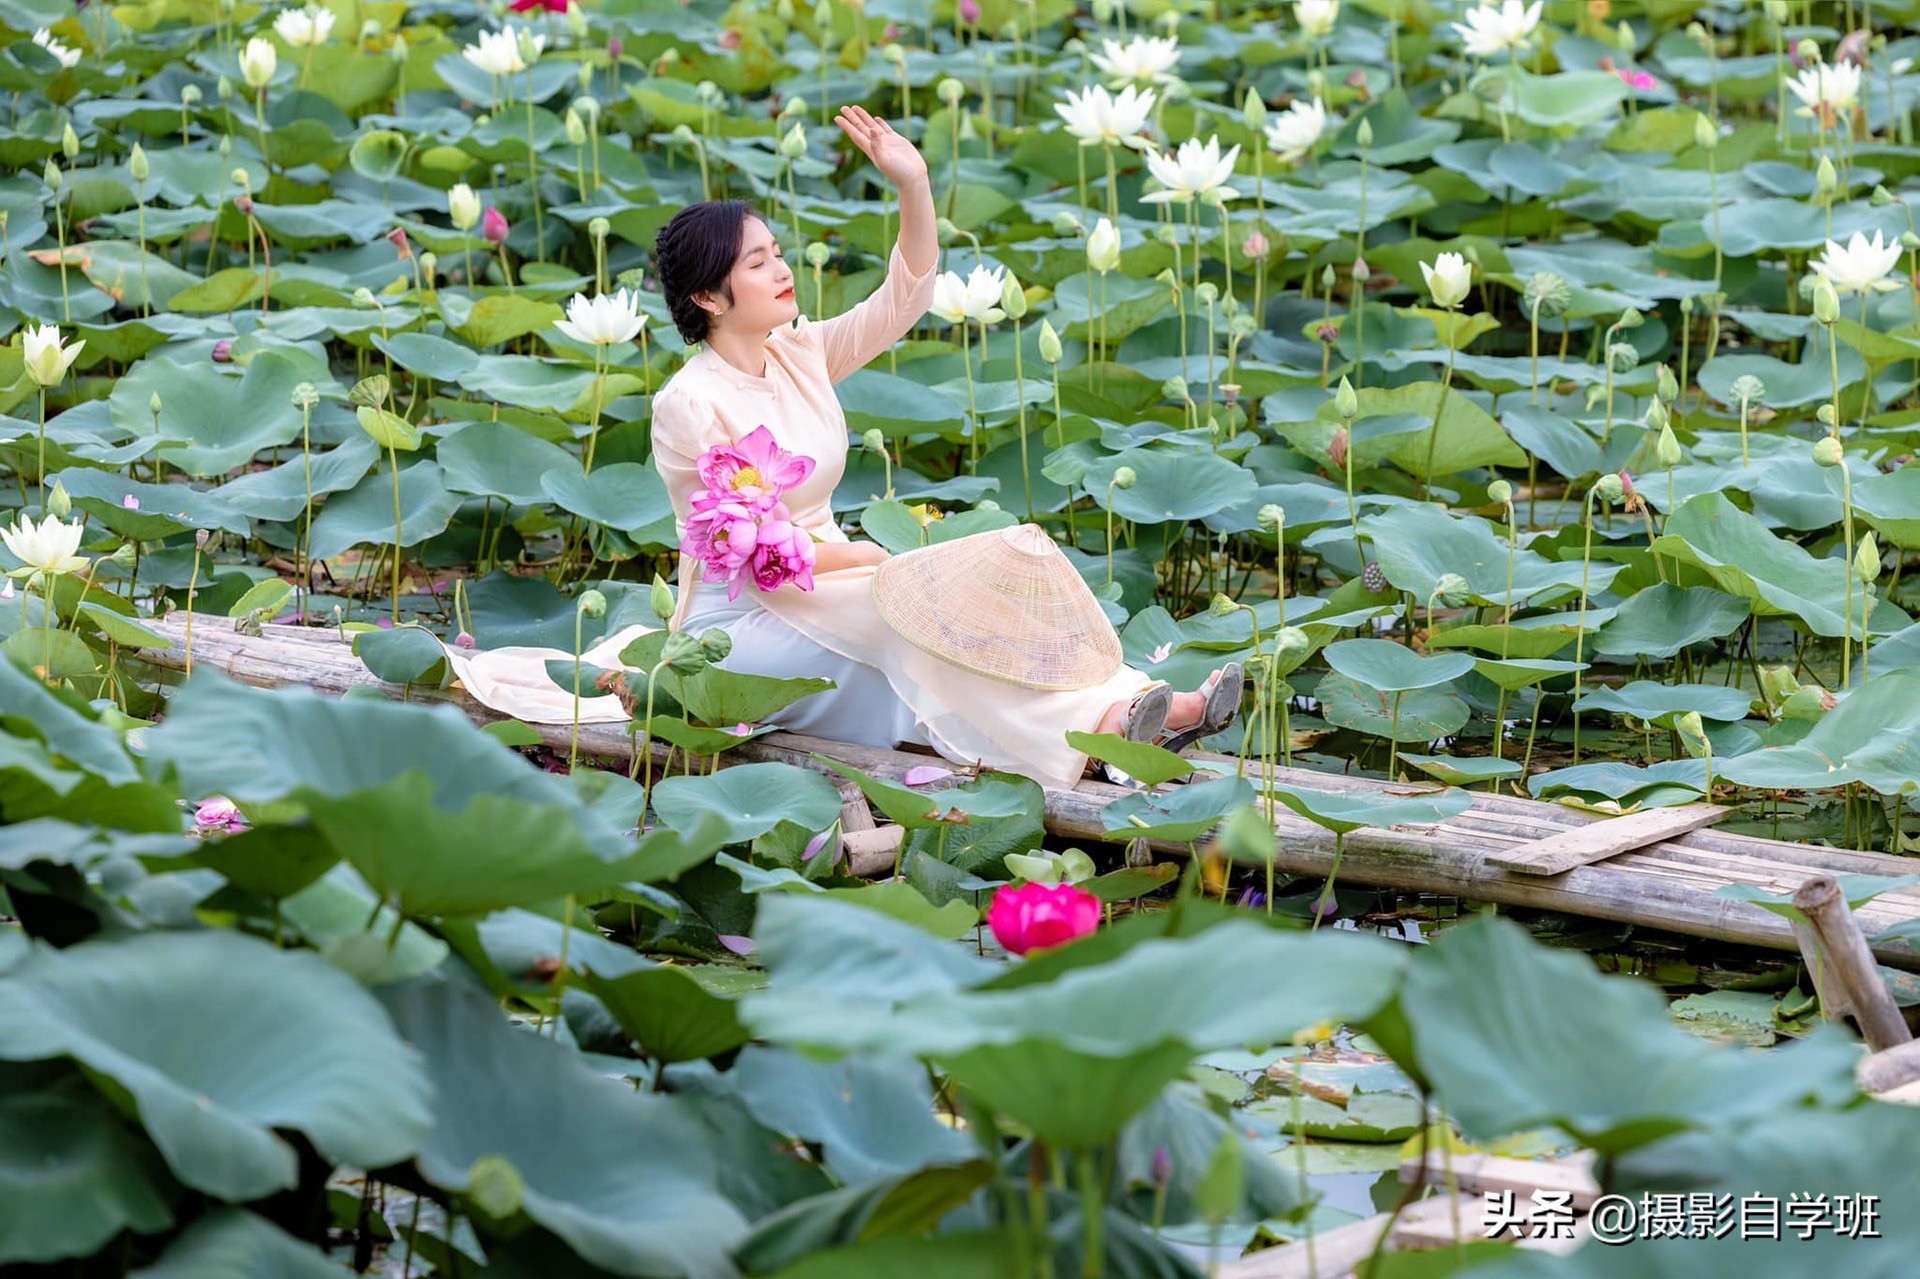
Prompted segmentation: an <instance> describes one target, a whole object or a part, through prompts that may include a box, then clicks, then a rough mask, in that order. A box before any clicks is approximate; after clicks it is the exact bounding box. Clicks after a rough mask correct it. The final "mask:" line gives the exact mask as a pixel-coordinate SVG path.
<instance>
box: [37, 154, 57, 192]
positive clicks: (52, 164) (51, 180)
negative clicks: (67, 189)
mask: <svg viewBox="0 0 1920 1279" xmlns="http://www.w3.org/2000/svg"><path fill="white" fill-rule="evenodd" d="M40 180H41V181H42V182H45V183H46V184H47V190H49V191H58V190H59V189H60V165H59V164H58V163H57V162H56V161H55V160H54V158H53V157H52V156H48V157H47V167H46V168H44V169H42V170H41V171H40Z"/></svg>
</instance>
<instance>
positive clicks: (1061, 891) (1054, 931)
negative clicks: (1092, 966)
mask: <svg viewBox="0 0 1920 1279" xmlns="http://www.w3.org/2000/svg"><path fill="white" fill-rule="evenodd" d="M1099 926H1100V899H1099V898H1098V897H1095V896H1094V895H1093V894H1092V893H1090V892H1088V891H1086V890H1085V889H1084V888H1076V887H1074V886H1073V885H1072V884H1021V885H1020V886H1019V887H1017V888H1002V889H1001V890H1000V891H998V892H996V893H995V894H994V895H993V904H992V905H990V906H988V907H987V927H989V928H991V929H992V930H993V938H994V940H995V941H997V942H999V943H1000V944H1001V945H1002V946H1004V947H1006V948H1007V949H1008V950H1010V951H1012V952H1013V953H1014V954H1016V955H1025V954H1028V953H1029V952H1031V951H1036V950H1043V949H1045V948H1047V947H1050V946H1064V945H1066V944H1067V943H1068V942H1070V941H1074V940H1076V939H1078V938H1081V937H1085V936H1086V935H1087V934H1088V933H1090V932H1092V931H1093V930H1094V929H1096V928H1098V927H1099Z"/></svg>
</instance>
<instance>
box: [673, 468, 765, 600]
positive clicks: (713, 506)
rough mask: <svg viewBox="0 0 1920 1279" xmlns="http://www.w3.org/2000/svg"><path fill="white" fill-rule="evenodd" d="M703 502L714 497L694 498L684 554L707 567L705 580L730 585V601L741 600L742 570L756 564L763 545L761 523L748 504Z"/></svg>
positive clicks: (682, 539) (702, 496) (684, 539)
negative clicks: (755, 556)
mask: <svg viewBox="0 0 1920 1279" xmlns="http://www.w3.org/2000/svg"><path fill="white" fill-rule="evenodd" d="M702 499H711V495H710V494H706V493H702V494H700V495H699V497H697V498H695V499H694V507H695V509H694V512H693V514H692V515H690V516H688V517H687V532H686V536H684V537H682V538H681V539H680V553H681V554H682V555H685V556H688V557H690V558H692V559H696V560H698V561H700V563H701V564H703V565H705V567H706V572H705V573H704V574H703V575H702V577H701V580H702V581H706V582H727V583H730V588H729V590H728V593H727V598H728V599H737V598H739V595H740V586H739V583H740V577H741V573H742V570H744V569H745V568H746V566H747V565H748V564H750V563H751V562H752V561H753V554H754V551H755V549H756V548H757V546H758V545H759V538H760V525H759V520H758V519H757V518H756V517H755V512H754V509H753V508H752V507H751V506H749V505H748V504H747V503H745V502H727V501H720V500H717V499H712V500H708V501H702Z"/></svg>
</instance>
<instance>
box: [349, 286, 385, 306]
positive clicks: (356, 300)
mask: <svg viewBox="0 0 1920 1279" xmlns="http://www.w3.org/2000/svg"><path fill="white" fill-rule="evenodd" d="M353 304H354V305H355V306H379V305H380V299H379V298H377V297H375V296H373V290H372V289H370V288H368V287H367V286H366V285H364V284H363V285H361V286H360V287H359V288H357V289H355V290H354V291H353Z"/></svg>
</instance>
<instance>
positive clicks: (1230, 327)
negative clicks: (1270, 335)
mask: <svg viewBox="0 0 1920 1279" xmlns="http://www.w3.org/2000/svg"><path fill="white" fill-rule="evenodd" d="M1259 331H1260V321H1258V320H1256V319H1254V318H1253V316H1251V315H1249V314H1247V313H1246V312H1244V311H1242V312H1240V313H1238V314H1236V315H1235V316H1234V317H1233V319H1232V320H1230V321H1228V323H1227V334H1228V336H1230V337H1236V338H1239V339H1240V340H1241V341H1243V342H1244V341H1246V340H1247V339H1248V338H1250V337H1252V336H1253V335H1254V334H1256V333H1258V332H1259Z"/></svg>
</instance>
